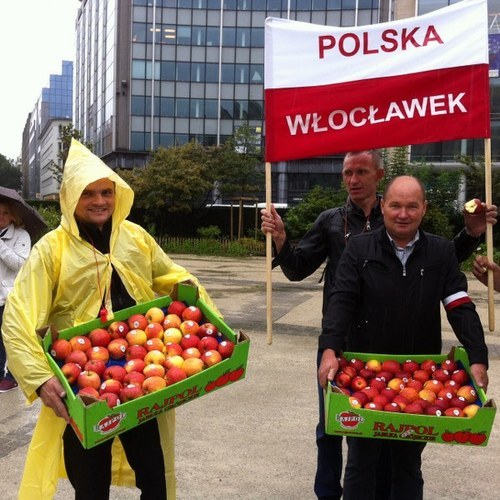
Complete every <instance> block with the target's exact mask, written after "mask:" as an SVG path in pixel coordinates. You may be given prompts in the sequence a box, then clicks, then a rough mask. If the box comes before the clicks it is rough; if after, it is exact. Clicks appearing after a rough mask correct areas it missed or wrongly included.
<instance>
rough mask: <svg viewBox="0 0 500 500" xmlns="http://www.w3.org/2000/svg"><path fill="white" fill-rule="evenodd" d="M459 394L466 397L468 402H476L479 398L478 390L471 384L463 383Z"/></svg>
mask: <svg viewBox="0 0 500 500" xmlns="http://www.w3.org/2000/svg"><path fill="white" fill-rule="evenodd" d="M457 396H458V397H462V398H464V399H465V400H466V401H467V402H468V403H474V402H475V401H476V400H477V392H476V390H475V389H474V387H472V386H471V385H463V386H462V387H460V389H458V391H457Z"/></svg>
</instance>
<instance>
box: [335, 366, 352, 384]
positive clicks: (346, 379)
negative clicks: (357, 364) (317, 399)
mask: <svg viewBox="0 0 500 500" xmlns="http://www.w3.org/2000/svg"><path fill="white" fill-rule="evenodd" d="M334 380H335V383H336V384H337V385H338V386H339V387H350V386H351V380H352V378H351V377H350V376H349V375H348V374H347V373H346V372H345V371H344V370H342V371H340V372H337V373H336V374H335V377H334Z"/></svg>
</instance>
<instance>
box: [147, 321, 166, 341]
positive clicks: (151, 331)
mask: <svg viewBox="0 0 500 500" xmlns="http://www.w3.org/2000/svg"><path fill="white" fill-rule="evenodd" d="M144 331H145V332H146V337H147V338H148V339H154V338H159V339H162V338H163V326H162V325H161V324H160V323H149V324H148V326H146V328H145V329H144Z"/></svg>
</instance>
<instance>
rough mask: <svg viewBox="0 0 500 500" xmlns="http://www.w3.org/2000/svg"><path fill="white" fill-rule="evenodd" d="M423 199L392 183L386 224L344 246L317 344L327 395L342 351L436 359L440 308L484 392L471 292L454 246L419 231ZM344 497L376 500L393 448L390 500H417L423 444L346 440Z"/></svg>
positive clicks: (409, 186) (408, 183) (412, 181)
mask: <svg viewBox="0 0 500 500" xmlns="http://www.w3.org/2000/svg"><path fill="white" fill-rule="evenodd" d="M426 204H427V202H426V201H425V192H424V188H423V186H422V184H421V183H420V181H418V180H417V179H416V178H414V177H410V176H401V177H396V178H395V179H393V180H392V181H391V183H389V185H388V187H387V189H386V192H385V193H384V197H383V200H382V202H381V210H382V215H383V219H384V226H385V227H382V228H380V229H378V230H376V231H372V232H371V233H366V234H361V235H358V236H355V237H353V238H352V239H350V241H349V243H348V245H347V248H346V250H345V251H344V253H343V255H342V257H341V259H340V261H339V264H338V268H337V274H336V278H335V285H334V288H333V291H332V293H331V295H330V296H329V297H328V302H327V307H326V310H325V314H324V317H323V331H322V333H321V336H320V338H319V350H320V352H322V357H321V364H320V367H319V370H318V378H319V383H320V385H321V386H322V387H323V388H325V387H326V385H327V381H332V380H333V378H334V376H335V373H336V372H337V370H338V360H337V356H338V354H339V353H340V352H341V351H342V350H343V348H344V346H346V349H347V350H349V351H355V352H371V353H385V354H408V355H411V354H440V353H441V346H442V339H441V302H442V303H443V305H444V307H445V310H446V314H447V317H448V321H449V322H450V324H451V326H452V328H453V331H454V332H455V335H456V336H457V338H458V340H459V342H460V343H461V344H462V345H463V346H464V347H465V349H466V351H467V353H468V356H469V361H470V363H471V366H470V371H471V375H472V377H473V378H474V380H475V382H476V384H477V385H478V386H479V387H482V388H483V389H484V390H486V388H487V385H488V376H487V366H488V350H487V347H486V344H485V341H484V332H483V328H482V325H481V320H480V318H479V316H478V314H477V312H476V309H475V306H474V304H473V303H472V301H471V299H470V298H469V296H468V294H467V279H466V277H465V275H464V274H463V273H462V272H461V271H460V268H459V265H458V261H457V257H456V254H455V249H454V247H453V244H452V243H451V242H449V241H448V240H446V239H444V238H441V237H439V236H436V235H432V234H429V233H424V232H423V231H421V230H419V226H420V223H421V221H422V218H423V216H424V215H425V210H426ZM347 441H348V445H349V454H348V460H347V464H346V471H345V477H344V498H345V499H346V500H352V499H356V500H364V499H373V498H375V494H374V491H375V485H376V469H377V465H378V462H379V457H380V454H381V453H382V452H387V450H389V451H390V455H391V467H392V489H391V492H390V498H393V499H397V498H400V499H405V500H412V499H415V500H417V499H418V500H420V499H422V498H423V478H422V472H421V454H422V451H423V449H424V447H425V443H417V442H406V441H391V440H387V441H385V440H380V439H369V438H348V439H347Z"/></svg>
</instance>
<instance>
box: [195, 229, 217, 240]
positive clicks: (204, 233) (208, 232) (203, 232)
mask: <svg viewBox="0 0 500 500" xmlns="http://www.w3.org/2000/svg"><path fill="white" fill-rule="evenodd" d="M196 234H197V235H198V236H199V237H200V238H205V239H209V238H212V239H215V238H219V237H220V229H219V228H218V227H217V226H206V227H199V228H198V229H197V230H196Z"/></svg>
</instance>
